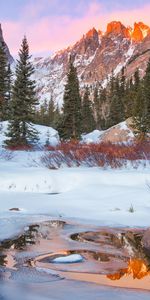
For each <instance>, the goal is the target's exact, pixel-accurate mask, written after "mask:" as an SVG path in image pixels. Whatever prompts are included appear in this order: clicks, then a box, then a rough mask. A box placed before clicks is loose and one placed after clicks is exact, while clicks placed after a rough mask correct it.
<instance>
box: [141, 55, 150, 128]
mask: <svg viewBox="0 0 150 300" xmlns="http://www.w3.org/2000/svg"><path fill="white" fill-rule="evenodd" d="M143 82H144V94H145V111H146V121H145V122H146V124H145V125H146V133H150V60H149V62H148V65H147V69H146V73H145V76H144V80H143Z"/></svg>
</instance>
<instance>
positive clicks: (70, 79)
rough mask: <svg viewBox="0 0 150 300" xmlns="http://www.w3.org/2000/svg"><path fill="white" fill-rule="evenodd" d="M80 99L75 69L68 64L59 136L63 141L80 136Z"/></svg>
mask: <svg viewBox="0 0 150 300" xmlns="http://www.w3.org/2000/svg"><path fill="white" fill-rule="evenodd" d="M81 130H82V129H81V97H80V93H79V81H78V77H77V71H76V68H75V67H74V65H73V62H72V59H70V62H69V72H68V75H67V84H66V86H65V91H64V105H63V115H62V124H61V128H60V134H61V136H62V138H64V139H70V138H73V139H78V138H80V135H81Z"/></svg>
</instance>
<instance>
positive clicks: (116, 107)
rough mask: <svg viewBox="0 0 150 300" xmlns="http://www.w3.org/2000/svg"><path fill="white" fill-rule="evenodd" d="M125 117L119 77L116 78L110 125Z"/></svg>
mask: <svg viewBox="0 0 150 300" xmlns="http://www.w3.org/2000/svg"><path fill="white" fill-rule="evenodd" d="M124 119H125V113H124V104H123V101H122V98H121V95H120V84H119V79H118V78H116V79H114V87H113V94H112V99H111V105H110V114H109V120H108V126H109V127H111V126H114V125H116V124H118V123H120V122H122V121H124Z"/></svg>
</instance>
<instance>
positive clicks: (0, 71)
mask: <svg viewBox="0 0 150 300" xmlns="http://www.w3.org/2000/svg"><path fill="white" fill-rule="evenodd" d="M7 78H8V74H7V57H6V53H5V49H4V47H3V45H2V46H0V121H2V120H5V102H6V101H7V88H8V86H7Z"/></svg>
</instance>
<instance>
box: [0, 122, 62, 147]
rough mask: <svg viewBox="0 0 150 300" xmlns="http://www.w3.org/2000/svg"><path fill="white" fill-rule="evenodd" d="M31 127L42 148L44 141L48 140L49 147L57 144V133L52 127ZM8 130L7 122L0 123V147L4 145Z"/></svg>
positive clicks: (35, 125) (34, 125)
mask: <svg viewBox="0 0 150 300" xmlns="http://www.w3.org/2000/svg"><path fill="white" fill-rule="evenodd" d="M33 127H34V128H35V129H36V130H37V131H38V133H39V141H38V143H39V144H40V145H42V146H44V145H45V144H46V141H47V140H49V144H50V145H51V146H56V145H58V143H59V134H58V131H57V130H55V129H53V128H52V127H48V126H42V125H37V124H33ZM7 128H8V121H4V122H0V146H2V145H3V144H4V141H5V139H6V133H7Z"/></svg>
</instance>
